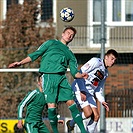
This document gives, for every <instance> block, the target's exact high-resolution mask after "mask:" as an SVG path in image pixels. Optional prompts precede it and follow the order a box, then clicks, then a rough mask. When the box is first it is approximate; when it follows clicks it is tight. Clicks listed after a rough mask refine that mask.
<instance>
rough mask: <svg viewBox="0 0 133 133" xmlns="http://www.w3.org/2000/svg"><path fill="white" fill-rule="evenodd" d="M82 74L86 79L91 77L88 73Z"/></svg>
mask: <svg viewBox="0 0 133 133" xmlns="http://www.w3.org/2000/svg"><path fill="white" fill-rule="evenodd" d="M81 75H82V77H83V78H84V79H87V78H88V77H89V75H88V73H82V74H81Z"/></svg>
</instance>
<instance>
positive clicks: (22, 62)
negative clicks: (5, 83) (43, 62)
mask: <svg viewBox="0 0 133 133" xmlns="http://www.w3.org/2000/svg"><path fill="white" fill-rule="evenodd" d="M31 61H32V60H31V58H30V57H29V56H28V57H26V58H25V59H23V60H21V61H19V62H14V63H11V64H9V66H8V67H9V68H15V67H19V66H21V65H24V64H27V63H29V62H31Z"/></svg>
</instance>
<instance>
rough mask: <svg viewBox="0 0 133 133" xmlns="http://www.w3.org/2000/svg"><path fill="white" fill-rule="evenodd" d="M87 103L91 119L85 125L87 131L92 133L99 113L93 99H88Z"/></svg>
mask: <svg viewBox="0 0 133 133" xmlns="http://www.w3.org/2000/svg"><path fill="white" fill-rule="evenodd" d="M89 103H90V106H91V108H92V111H93V115H92V116H91V119H90V121H89V122H88V124H87V130H88V131H89V133H94V131H95V128H96V126H97V123H98V120H99V111H98V109H97V106H96V100H95V98H94V97H89ZM93 116H94V117H93Z"/></svg>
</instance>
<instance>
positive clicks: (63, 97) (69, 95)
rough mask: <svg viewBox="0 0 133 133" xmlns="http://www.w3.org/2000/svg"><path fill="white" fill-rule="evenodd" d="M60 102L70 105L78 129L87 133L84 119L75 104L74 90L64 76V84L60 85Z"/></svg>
mask: <svg viewBox="0 0 133 133" xmlns="http://www.w3.org/2000/svg"><path fill="white" fill-rule="evenodd" d="M58 98H59V99H58V100H59V101H66V104H67V105H68V107H69V109H70V111H71V115H72V117H73V119H74V121H75V122H76V123H77V125H78V127H79V128H80V130H81V132H82V133H85V132H86V131H85V128H84V125H83V121H82V117H81V115H80V112H79V110H78V108H77V106H76V104H75V102H74V100H73V99H74V95H73V92H72V88H71V86H70V84H69V83H68V80H67V78H66V77H65V76H64V77H63V80H62V82H61V83H60V93H59V97H58Z"/></svg>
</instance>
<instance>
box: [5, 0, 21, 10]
mask: <svg viewBox="0 0 133 133" xmlns="http://www.w3.org/2000/svg"><path fill="white" fill-rule="evenodd" d="M18 1H19V0H7V10H8V8H9V6H10V5H11V4H18Z"/></svg>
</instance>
